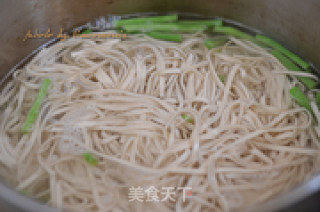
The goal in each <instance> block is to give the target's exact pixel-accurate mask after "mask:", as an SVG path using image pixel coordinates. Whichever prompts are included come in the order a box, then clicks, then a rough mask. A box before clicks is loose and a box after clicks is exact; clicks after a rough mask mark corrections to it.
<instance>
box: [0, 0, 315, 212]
mask: <svg viewBox="0 0 320 212" xmlns="http://www.w3.org/2000/svg"><path fill="white" fill-rule="evenodd" d="M141 12H160V13H161V12H183V13H196V14H201V15H210V16H221V17H224V18H227V19H231V20H235V21H237V22H241V23H244V24H246V25H248V26H251V27H253V28H256V29H259V30H261V31H263V32H265V33H266V34H268V35H271V36H272V37H274V38H275V39H277V40H278V41H280V42H281V43H284V44H286V46H287V47H289V48H290V49H292V50H293V51H294V52H298V53H299V54H300V55H301V56H302V57H303V58H307V59H308V60H309V61H310V62H312V63H313V64H315V66H316V67H318V68H320V50H319V49H320V1H319V0H304V1H301V0H268V1H267V0H265V1H262V0H260V1H257V0H243V1H239V0H197V1H195V0H184V1H182V0H153V1H148V0H117V1H116V0H91V1H89V0H68V1H63V0H55V1H52V0H28V1H27V0H10V1H9V0H0V26H1V29H2V30H1V33H0V47H1V48H0V79H1V78H2V77H3V76H4V75H5V74H6V73H8V71H9V70H10V69H11V68H12V67H13V66H14V65H15V64H17V63H18V62H19V61H20V60H21V59H22V58H24V57H25V56H26V55H28V54H29V53H30V52H32V51H33V50H34V49H36V48H37V47H38V46H40V45H41V44H43V43H45V42H47V40H46V39H29V40H27V41H25V42H23V37H24V36H25V34H26V33H27V31H28V30H29V29H30V30H34V29H36V28H38V30H39V31H42V32H44V31H46V30H47V29H48V28H51V30H52V31H54V32H57V31H59V30H60V28H63V29H64V31H68V30H70V29H72V28H74V27H76V26H78V25H81V24H84V23H86V22H87V21H90V20H93V19H94V18H97V17H99V16H104V15H107V14H128V13H141ZM0 142H1V141H0ZM319 189H320V174H319V175H317V176H315V177H314V178H313V179H311V180H310V181H309V182H307V183H305V184H303V185H300V186H299V187H298V188H296V189H294V190H293V191H290V192H288V193H286V194H283V195H280V196H278V197H276V198H274V199H272V200H270V201H269V202H268V203H266V204H264V205H262V206H260V207H259V208H258V209H259V211H261V210H274V209H280V208H283V207H285V206H287V205H290V204H292V203H294V202H296V201H298V200H300V199H302V198H304V197H306V196H309V195H311V194H312V193H314V192H315V191H318V190H319ZM0 210H1V211H33V212H38V211H39V212H44V211H52V212H53V211H57V210H55V209H52V208H49V207H48V206H46V205H42V204H40V203H37V202H35V201H33V200H31V199H28V198H25V197H23V196H21V195H19V194H18V193H17V192H15V191H13V190H12V189H10V188H8V187H7V186H6V185H5V184H4V183H1V182H0ZM253 210H254V209H253Z"/></svg>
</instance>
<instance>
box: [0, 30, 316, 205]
mask: <svg viewBox="0 0 320 212" xmlns="http://www.w3.org/2000/svg"><path fill="white" fill-rule="evenodd" d="M204 36H205V35H203V34H198V35H186V36H185V39H184V41H183V42H182V43H172V42H165V41H158V40H154V39H151V38H149V37H144V36H142V35H131V36H129V37H128V38H127V39H125V40H122V41H121V40H118V39H104V40H103V39H100V40H93V39H81V38H71V39H68V40H65V41H63V42H58V43H56V44H54V45H53V46H51V47H49V48H45V49H43V50H42V51H41V52H40V53H39V54H38V55H37V56H36V57H35V58H34V59H33V60H32V61H31V62H30V63H28V64H27V65H26V66H25V67H24V68H22V69H21V70H17V71H16V72H15V73H14V75H13V80H12V81H10V82H9V83H7V84H6V86H5V88H4V89H3V90H2V94H1V96H0V105H6V107H5V108H3V109H2V110H1V112H0V120H1V121H0V123H1V127H0V138H1V142H0V151H1V154H0V161H1V164H2V169H1V173H2V175H3V176H4V178H5V179H7V181H8V182H10V183H11V184H12V185H13V186H15V187H16V188H17V189H18V190H20V191H23V190H27V191H28V193H29V194H30V196H33V197H36V198H38V199H41V198H43V197H49V202H48V203H49V204H50V205H52V206H55V207H58V208H63V209H67V210H73V211H79V210H85V211H108V210H110V211H111V210H112V211H147V210H150V211H151V210H152V211H171V210H176V211H228V210H239V209H243V208H247V207H249V206H252V205H254V204H258V203H261V202H264V201H266V200H268V199H269V198H270V197H272V196H274V195H276V194H278V193H281V192H284V191H286V190H288V189H292V188H293V187H294V186H296V185H298V184H299V183H301V182H303V181H304V180H306V179H308V178H309V177H310V176H311V175H313V174H314V173H315V172H316V171H318V170H319V167H320V161H319V156H320V154H319V153H320V151H319V148H320V145H319V141H318V136H319V134H318V132H320V130H319V129H318V127H317V126H315V122H316V121H315V120H313V118H312V115H311V113H310V112H309V111H307V110H306V109H304V108H302V107H299V106H298V105H296V103H294V101H293V99H292V98H291V97H290V94H289V90H290V88H291V87H293V86H295V85H298V86H300V87H301V88H302V89H303V86H302V85H301V84H300V83H299V81H298V80H297V79H296V77H295V76H296V75H297V74H296V73H292V75H289V74H291V72H288V70H287V69H286V68H285V67H284V66H283V65H282V64H281V63H280V62H279V61H278V60H277V59H276V58H274V57H273V56H272V55H271V54H269V53H268V50H265V49H262V48H260V47H258V46H256V45H255V44H253V43H251V42H248V41H244V40H239V39H235V38H231V40H230V41H229V42H228V43H226V44H225V45H224V46H223V47H221V48H215V49H213V50H208V49H207V48H206V47H205V46H204V43H203V39H204ZM298 75H301V74H298ZM304 75H305V76H309V75H308V74H304ZM220 76H225V81H224V82H222V81H221V80H220ZM45 78H50V79H51V81H52V83H51V85H50V87H49V89H48V95H47V98H46V100H45V102H44V103H43V104H42V107H41V111H40V114H39V117H38V118H37V120H36V122H35V123H34V125H33V128H32V131H31V132H30V133H28V134H23V133H21V126H22V124H23V123H24V121H25V119H26V116H27V113H28V111H29V109H30V107H31V105H32V103H33V102H34V100H35V98H36V96H37V93H38V91H39V89H40V87H41V83H42V82H43V80H44V79H45ZM312 107H313V108H315V109H316V106H315V105H314V103H312ZM184 114H187V115H188V116H190V117H192V119H193V121H192V122H191V123H189V122H187V121H186V120H184V119H183V118H182V115H184ZM315 115H316V117H318V120H320V119H319V112H318V111H317V113H315ZM86 152H90V153H93V154H94V155H96V156H97V157H98V159H99V163H98V165H97V166H92V165H90V164H88V163H87V162H86V161H85V160H84V158H83V157H82V154H83V153H86ZM132 186H134V187H137V186H141V187H142V188H144V189H146V188H148V187H149V186H154V187H155V188H157V189H159V190H160V189H161V188H163V187H175V188H177V187H191V188H192V196H190V197H187V198H186V201H183V195H182V191H181V190H180V191H179V190H177V191H176V196H175V200H176V201H175V202H174V201H163V202H162V201H160V202H146V201H145V202H143V203H139V202H138V201H133V202H130V201H129V200H128V192H129V191H128V189H129V188H130V187H132Z"/></svg>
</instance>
